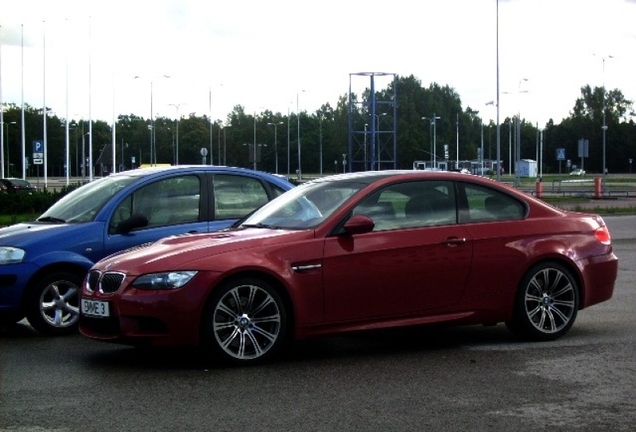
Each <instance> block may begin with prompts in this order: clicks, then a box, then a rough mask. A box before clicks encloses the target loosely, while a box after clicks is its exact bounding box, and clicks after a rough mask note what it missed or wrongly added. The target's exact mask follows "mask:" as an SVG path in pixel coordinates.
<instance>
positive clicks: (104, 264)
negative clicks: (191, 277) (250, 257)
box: [94, 228, 314, 274]
mask: <svg viewBox="0 0 636 432" xmlns="http://www.w3.org/2000/svg"><path fill="white" fill-rule="evenodd" d="M313 236H314V232H313V231H288V230H272V229H265V228H248V229H241V230H235V231H234V230H232V231H223V232H216V233H211V234H187V235H180V236H172V237H166V238H163V239H161V240H158V241H157V242H155V243H153V244H152V245H150V246H147V247H138V248H133V249H130V250H128V251H124V252H122V253H119V254H115V255H111V256H110V257H106V258H104V259H103V260H101V261H99V262H98V263H96V264H95V266H94V268H95V269H99V270H102V271H121V272H124V273H127V274H142V273H145V272H146V271H147V269H148V268H152V269H153V270H151V271H155V270H158V269H161V270H177V269H180V268H189V267H188V264H189V263H192V262H193V261H198V260H201V259H202V258H205V257H209V256H213V255H219V254H225V253H228V252H232V253H240V252H239V251H241V250H246V249H249V250H250V251H252V250H254V249H256V248H259V247H262V246H268V247H271V246H273V245H276V244H281V243H293V242H296V241H299V240H303V239H307V238H313ZM192 269H193V270H196V266H195V267H193V268H192Z"/></svg>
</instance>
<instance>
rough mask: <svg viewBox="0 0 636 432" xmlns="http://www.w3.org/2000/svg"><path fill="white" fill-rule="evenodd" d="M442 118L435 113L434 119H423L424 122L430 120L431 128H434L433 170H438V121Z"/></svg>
mask: <svg viewBox="0 0 636 432" xmlns="http://www.w3.org/2000/svg"><path fill="white" fill-rule="evenodd" d="M440 118H441V117H439V116H436V115H435V113H433V116H432V117H430V118H429V117H422V120H428V121H429V127H432V128H433V142H432V143H431V144H432V147H433V148H432V149H431V150H432V151H431V168H437V127H436V125H437V120H439V119H440ZM429 132H430V130H429Z"/></svg>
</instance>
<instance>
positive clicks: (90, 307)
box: [82, 299, 110, 318]
mask: <svg viewBox="0 0 636 432" xmlns="http://www.w3.org/2000/svg"><path fill="white" fill-rule="evenodd" d="M108 306H109V305H108V302H103V301H98V300H85V299H82V313H83V314H84V315H86V316H92V317H99V318H108V317H109V316H110V310H109V308H108Z"/></svg>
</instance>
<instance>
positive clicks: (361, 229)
mask: <svg viewBox="0 0 636 432" xmlns="http://www.w3.org/2000/svg"><path fill="white" fill-rule="evenodd" d="M374 227H375V222H373V221H372V220H371V218H370V217H368V216H364V215H355V216H352V217H350V218H349V220H348V221H346V222H345V224H344V226H343V227H342V228H343V230H344V232H345V234H349V235H353V234H364V233H368V232H371V231H373V228H374Z"/></svg>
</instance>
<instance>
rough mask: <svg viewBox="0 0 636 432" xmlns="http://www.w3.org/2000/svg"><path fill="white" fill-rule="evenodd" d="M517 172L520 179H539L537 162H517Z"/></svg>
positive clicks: (525, 160)
mask: <svg viewBox="0 0 636 432" xmlns="http://www.w3.org/2000/svg"><path fill="white" fill-rule="evenodd" d="M515 172H516V174H517V176H519V177H537V175H538V171H537V161H535V160H532V159H521V160H518V161H516V162H515Z"/></svg>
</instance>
